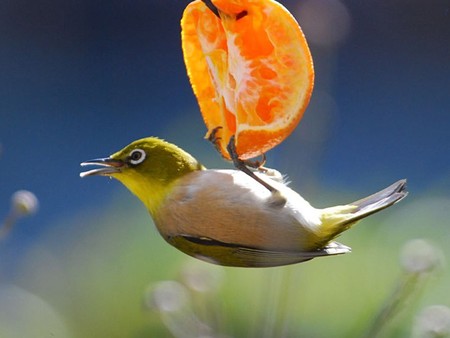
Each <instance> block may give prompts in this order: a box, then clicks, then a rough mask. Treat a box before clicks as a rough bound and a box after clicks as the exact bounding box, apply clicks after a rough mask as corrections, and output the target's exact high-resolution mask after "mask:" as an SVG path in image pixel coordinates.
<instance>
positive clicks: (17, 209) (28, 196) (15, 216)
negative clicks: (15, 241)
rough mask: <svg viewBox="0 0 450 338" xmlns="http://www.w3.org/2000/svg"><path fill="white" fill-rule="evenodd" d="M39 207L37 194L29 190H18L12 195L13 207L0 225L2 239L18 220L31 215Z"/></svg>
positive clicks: (0, 237)
mask: <svg viewBox="0 0 450 338" xmlns="http://www.w3.org/2000/svg"><path fill="white" fill-rule="evenodd" d="M38 209H39V201H38V199H37V197H36V195H35V194H33V193H32V192H31V191H28V190H18V191H16V192H15V193H14V194H13V195H12V196H11V207H10V210H9V213H8V215H7V216H6V218H5V219H4V221H3V223H2V225H1V227H0V239H3V238H5V237H6V236H8V234H9V233H10V231H11V229H12V228H13V227H14V225H15V224H16V223H17V221H18V220H19V219H21V218H23V217H27V216H31V215H33V214H35V213H36V212H37V210H38Z"/></svg>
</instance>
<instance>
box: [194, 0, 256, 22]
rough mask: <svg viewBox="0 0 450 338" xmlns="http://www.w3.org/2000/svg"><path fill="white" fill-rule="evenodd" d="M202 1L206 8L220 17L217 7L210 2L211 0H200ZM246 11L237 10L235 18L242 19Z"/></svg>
mask: <svg viewBox="0 0 450 338" xmlns="http://www.w3.org/2000/svg"><path fill="white" fill-rule="evenodd" d="M202 2H203V3H204V4H205V5H206V7H208V9H209V10H210V11H211V12H213V13H214V15H215V16H217V17H218V18H219V19H220V14H219V10H218V9H217V7H216V6H215V5H214V4H213V3H212V1H211V0H202ZM247 14H248V12H247V11H246V10H243V11H242V12H239V13H237V14H236V20H239V19H242V18H243V17H244V16H246V15H247Z"/></svg>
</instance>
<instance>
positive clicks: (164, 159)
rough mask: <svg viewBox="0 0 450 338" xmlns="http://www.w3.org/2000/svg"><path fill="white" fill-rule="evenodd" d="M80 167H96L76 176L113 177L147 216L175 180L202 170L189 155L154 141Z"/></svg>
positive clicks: (134, 144) (136, 143)
mask: <svg viewBox="0 0 450 338" xmlns="http://www.w3.org/2000/svg"><path fill="white" fill-rule="evenodd" d="M81 165H82V166H88V165H97V166H100V168H96V169H92V170H89V171H85V172H82V173H81V174H80V176H81V177H86V176H96V175H100V176H109V177H114V178H115V179H117V180H119V181H120V182H122V184H123V185H125V186H126V187H127V188H128V189H129V190H130V191H131V192H133V193H134V194H135V195H136V196H137V197H139V199H140V200H141V201H142V202H143V203H144V204H145V205H146V206H147V208H148V209H149V211H150V212H151V213H154V212H155V211H156V210H157V208H158V206H159V205H160V203H161V202H162V201H163V199H164V198H165V197H166V196H167V194H168V193H169V192H170V190H171V189H172V187H173V184H174V183H175V181H176V180H177V179H179V178H180V177H182V176H184V175H186V174H188V173H190V172H192V171H196V170H202V169H204V167H203V166H202V165H201V164H200V163H199V162H198V161H197V160H196V159H195V158H193V157H192V156H191V155H190V154H188V153H187V152H185V151H184V150H182V149H181V148H179V147H177V146H176V145H174V144H171V143H168V142H165V141H163V140H161V139H158V138H156V137H147V138H143V139H140V140H137V141H134V142H132V143H131V144H129V145H127V146H126V147H125V148H123V149H122V150H119V151H118V152H116V153H114V154H112V155H111V156H109V157H106V158H99V159H95V160H90V161H85V162H83V163H81Z"/></svg>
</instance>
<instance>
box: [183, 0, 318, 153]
mask: <svg viewBox="0 0 450 338" xmlns="http://www.w3.org/2000/svg"><path fill="white" fill-rule="evenodd" d="M211 1H212V3H213V5H214V6H215V7H216V8H217V10H218V13H219V15H220V17H218V16H217V15H216V14H215V13H214V12H213V11H211V10H210V9H209V8H208V7H207V6H206V5H205V4H204V3H203V2H202V1H200V0H196V1H193V2H191V3H190V4H189V5H188V6H187V8H186V9H185V11H184V13H183V18H182V20H181V27H182V48H183V55H184V61H185V64H186V69H187V72H188V76H189V79H190V82H191V85H192V88H193V91H194V93H195V95H196V97H197V100H198V103H199V106H200V110H201V112H202V116H203V119H204V121H205V124H206V126H207V128H208V133H207V136H208V135H209V134H210V133H211V132H212V130H214V129H215V128H217V127H222V128H221V129H220V130H218V131H217V134H216V136H217V142H218V144H217V146H218V149H219V151H220V152H221V154H222V156H224V157H225V158H227V159H229V158H230V156H229V154H228V152H227V150H226V147H227V144H228V142H229V140H230V137H231V136H232V135H235V142H236V150H237V153H238V155H239V158H240V159H244V160H245V159H249V158H253V157H257V156H259V155H261V154H263V153H265V152H267V151H268V150H270V149H271V148H273V147H275V146H276V145H278V144H279V143H281V142H282V141H283V140H284V139H285V138H286V137H287V136H288V135H289V134H290V133H291V132H292V131H293V130H294V128H295V127H296V126H297V124H298V122H299V121H300V119H301V118H302V116H303V112H304V110H305V109H306V106H307V105H308V103H309V99H310V97H311V92H312V88H313V82H314V69H313V64H312V58H311V54H310V52H309V48H308V45H307V42H306V40H305V37H304V35H303V33H302V31H301V29H300V26H299V25H298V23H297V22H296V21H295V19H294V18H293V16H292V15H291V14H290V13H289V12H288V11H287V10H286V9H285V8H284V7H283V6H282V5H280V4H279V3H277V2H275V1H273V0H211Z"/></svg>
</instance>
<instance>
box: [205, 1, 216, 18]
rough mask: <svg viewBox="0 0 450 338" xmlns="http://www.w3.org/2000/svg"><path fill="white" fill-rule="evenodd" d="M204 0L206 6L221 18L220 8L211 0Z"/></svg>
mask: <svg viewBox="0 0 450 338" xmlns="http://www.w3.org/2000/svg"><path fill="white" fill-rule="evenodd" d="M202 2H203V3H204V4H205V5H206V7H208V8H209V10H210V11H211V12H213V13H214V15H215V16H217V17H218V18H219V19H220V15H219V10H218V9H217V7H216V6H214V4H213V3H212V2H211V0H202Z"/></svg>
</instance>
